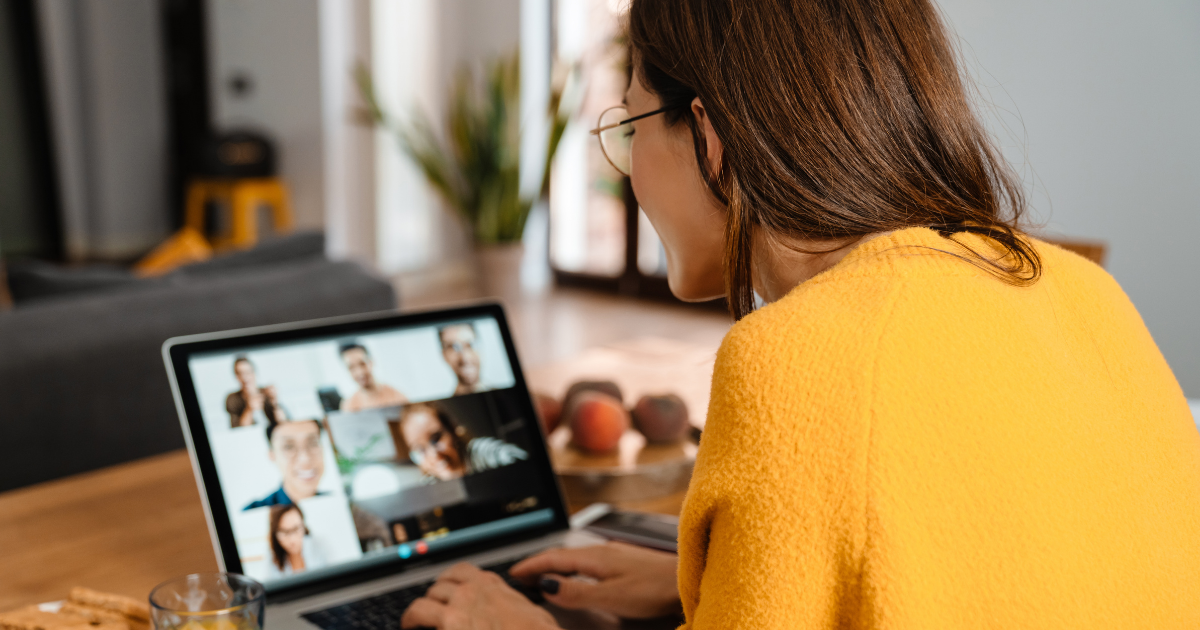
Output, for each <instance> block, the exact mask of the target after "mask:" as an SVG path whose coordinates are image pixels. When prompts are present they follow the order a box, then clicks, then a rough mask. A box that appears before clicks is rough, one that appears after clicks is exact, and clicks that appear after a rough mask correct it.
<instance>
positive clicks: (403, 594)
mask: <svg viewBox="0 0 1200 630" xmlns="http://www.w3.org/2000/svg"><path fill="white" fill-rule="evenodd" d="M521 560H523V558H517V559H516V560H510V561H508V562H504V563H501V564H494V565H491V566H487V567H483V570H484V571H491V572H493V573H498V574H499V575H500V577H502V578H504V581H505V582H508V585H509V586H511V587H513V588H514V589H516V590H517V592H519V593H521V594H522V595H524V596H526V597H528V598H529V600H530V601H532V602H533V603H535V604H540V603H542V601H544V600H543V598H542V592H541V590H539V589H538V588H537V587H536V586H526V585H525V584H523V583H522V582H520V581H519V580H517V579H516V578H514V577H512V576H511V575H509V574H508V570H509V569H510V568H512V566H513V565H514V564H516V563H518V562H520V561H521ZM430 586H433V582H425V583H424V584H417V585H415V586H408V587H405V588H402V589H398V590H395V591H390V592H387V593H383V594H381V595H375V596H373V597H368V598H366V599H360V600H358V601H356V602H350V603H348V604H342V605H340V606H334V607H333V608H326V609H325V610H318V611H315V612H310V613H306V614H304V615H301V616H302V617H304V618H305V619H307V620H308V621H309V622H311V623H313V624H316V625H317V626H319V627H321V628H322V629H323V630H343V629H351V628H353V629H355V630H399V628H400V616H401V615H403V614H404V611H405V610H406V609H408V606H409V604H411V603H413V602H414V601H416V600H417V599H418V598H420V597H422V596H423V595H425V591H427V590H429V587H430Z"/></svg>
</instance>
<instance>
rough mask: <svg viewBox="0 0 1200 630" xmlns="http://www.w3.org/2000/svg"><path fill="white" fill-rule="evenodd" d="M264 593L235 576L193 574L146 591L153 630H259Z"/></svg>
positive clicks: (245, 580)
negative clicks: (148, 597) (147, 592)
mask: <svg viewBox="0 0 1200 630" xmlns="http://www.w3.org/2000/svg"><path fill="white" fill-rule="evenodd" d="M266 603H267V590H266V589H265V588H263V585H262V584H259V583H258V582H256V581H254V580H252V579H250V578H248V577H246V576H244V575H238V574H236V573H194V574H192V575H185V576H183V577H179V578H175V579H173V580H170V581H168V582H163V583H162V584H159V585H158V586H156V587H155V588H154V590H153V591H150V617H151V621H152V622H153V623H154V630H262V627H263V607H264V606H266Z"/></svg>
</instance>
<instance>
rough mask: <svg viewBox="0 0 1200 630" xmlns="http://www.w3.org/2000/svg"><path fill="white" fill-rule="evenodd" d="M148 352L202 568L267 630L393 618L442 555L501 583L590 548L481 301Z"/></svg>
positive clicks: (576, 623)
mask: <svg viewBox="0 0 1200 630" xmlns="http://www.w3.org/2000/svg"><path fill="white" fill-rule="evenodd" d="M163 359H164V360H165V362H166V365H167V373H168V376H169V377H170V381H171V388H172V390H173V392H174V395H175V403H176V406H177V408H178V411H179V418H180V422H181V423H182V425H183V433H184V436H185V438H186V440H187V446H188V452H189V453H190V455H191V460H192V465H193V467H194V470H195V474H196V483H197V484H198V485H199V488H200V497H201V499H202V501H203V503H204V511H205V516H206V517H207V519H208V527H209V531H210V533H211V535H212V542H213V547H214V549H215V551H216V556H217V562H218V564H219V566H220V569H221V570H222V571H228V572H233V573H242V574H245V575H248V576H250V577H252V578H255V579H256V580H258V581H260V582H262V583H263V585H264V586H265V587H266V591H267V612H266V613H265V623H266V627H267V628H269V629H270V630H287V629H291V628H296V629H300V628H304V629H306V630H313V629H314V628H321V629H323V630H333V629H334V628H339V629H340V628H347V627H353V628H367V629H369V628H398V627H399V620H400V615H401V614H402V613H403V611H404V609H405V608H407V606H408V604H409V603H410V602H411V601H412V600H414V599H416V598H417V597H419V596H421V595H423V594H424V591H425V589H426V588H427V587H428V585H429V583H430V582H431V581H432V580H433V579H434V578H435V577H436V576H437V575H438V574H439V573H440V572H441V571H443V570H444V569H446V568H447V567H449V566H450V565H452V564H454V563H456V562H461V561H466V562H470V563H472V564H474V565H476V566H480V567H483V568H486V569H490V570H494V571H496V572H497V573H499V574H501V575H502V576H506V577H507V573H506V571H507V568H508V567H509V566H511V565H512V564H513V563H515V562H516V561H518V560H519V559H521V558H525V557H528V556H529V555H532V554H535V553H537V552H539V551H543V550H546V549H549V548H552V547H561V546H583V545H589V544H596V543H599V542H602V541H603V539H602V538H599V537H597V536H595V535H594V534H590V533H587V532H584V531H581V530H578V529H574V530H573V529H572V528H571V527H570V522H569V519H568V514H567V511H566V508H565V505H564V502H563V498H562V493H561V491H560V488H559V485H558V481H557V478H556V476H555V475H554V471H553V469H552V468H551V465H550V458H549V455H548V453H547V448H546V442H545V438H544V436H543V434H542V430H541V427H540V424H539V423H538V421H537V419H536V416H535V415H534V409H533V405H532V402H531V399H530V396H529V390H528V388H527V387H526V384H525V379H524V376H523V374H522V372H521V367H520V363H519V361H518V359H517V352H516V349H515V347H514V346H513V340H512V335H511V334H510V331H509V328H508V325H507V323H506V320H505V317H504V311H503V309H502V308H501V307H500V306H499V305H497V304H480V305H472V306H466V307H462V308H455V309H451V310H441V311H436V312H424V313H412V314H397V313H394V312H387V313H378V314H368V315H361V316H351V317H339V318H333V319H325V320H318V321H310V322H301V323H294V324H285V325H278V326H266V327H260V328H250V329H244V330H235V331H229V332H219V333H211V334H202V335H192V336H187V337H178V338H174V339H170V340H168V341H167V342H166V343H165V344H164V345H163ZM508 579H509V580H510V583H513V584H514V585H515V586H520V585H519V584H516V582H515V580H512V579H511V578H508ZM523 592H525V593H526V594H527V595H528V596H529V597H530V598H531V599H533V600H534V601H537V598H538V594H537V592H536V591H533V592H530V590H529V589H526V590H524V591H523ZM550 608H551V612H552V613H554V614H555V616H556V617H557V618H558V619H559V620H560V623H562V624H563V625H564V626H565V627H602V626H606V625H607V626H611V625H612V623H613V622H614V620H612V619H605V618H603V617H601V616H598V615H596V614H592V613H569V612H566V611H562V610H555V609H553V607H550Z"/></svg>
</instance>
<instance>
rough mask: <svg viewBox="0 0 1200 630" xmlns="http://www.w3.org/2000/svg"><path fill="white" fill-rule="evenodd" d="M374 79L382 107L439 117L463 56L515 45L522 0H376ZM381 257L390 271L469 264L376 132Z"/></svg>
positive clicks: (489, 54)
mask: <svg viewBox="0 0 1200 630" xmlns="http://www.w3.org/2000/svg"><path fill="white" fill-rule="evenodd" d="M372 12H373V16H372V17H373V19H372V45H373V49H374V60H373V63H374V72H373V74H374V78H375V82H376V85H377V89H378V90H379V92H380V94H381V97H382V98H381V101H382V102H383V104H384V106H385V107H386V108H387V109H388V110H389V111H390V112H391V113H393V114H395V115H397V116H400V117H403V116H406V115H407V114H408V113H410V112H411V111H413V108H421V109H423V110H424V111H426V112H427V113H429V114H431V118H432V119H433V120H434V121H441V120H442V118H441V117H442V112H443V111H444V104H445V94H446V91H447V89H449V87H450V84H451V82H452V80H453V77H454V73H455V71H456V70H457V68H458V67H459V66H460V64H462V63H471V64H478V63H479V62H481V61H483V60H486V59H490V58H493V57H495V56H498V55H506V54H510V53H512V52H513V51H515V50H516V49H517V45H518V43H519V42H520V33H521V0H410V1H409V2H406V3H403V4H400V3H396V2H395V0H375V1H374V3H373V5H372ZM376 142H377V149H376V159H377V160H378V167H377V171H376V173H377V190H378V193H377V194H378V196H377V203H378V209H377V212H378V225H379V240H378V245H377V246H378V248H379V261H380V264H381V267H382V268H383V269H384V270H385V271H388V272H410V273H412V272H418V273H419V272H422V271H425V270H428V269H429V268H430V267H432V266H436V267H439V268H441V269H442V271H443V272H449V275H452V276H454V277H455V278H458V277H459V276H462V275H463V274H469V273H470V272H471V271H470V270H471V267H470V265H471V259H470V256H471V244H470V239H469V235H468V234H466V232H465V231H464V230H463V226H462V225H461V224H460V223H459V222H458V221H457V220H456V219H454V218H453V217H452V216H450V215H449V214H448V212H447V211H446V209H445V208H444V207H443V203H442V201H441V199H440V198H439V197H438V196H437V195H436V194H435V193H433V191H431V190H430V189H429V188H428V186H427V185H426V184H425V181H424V179H423V177H422V176H421V175H420V173H419V172H418V171H416V169H415V168H413V167H412V165H411V164H409V163H408V161H407V159H406V158H403V157H402V156H401V155H400V150H399V147H398V146H397V145H396V143H395V139H394V138H392V137H390V136H388V135H385V134H383V133H380V134H378V135H377V136H376Z"/></svg>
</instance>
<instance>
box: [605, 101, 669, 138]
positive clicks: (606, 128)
mask: <svg viewBox="0 0 1200 630" xmlns="http://www.w3.org/2000/svg"><path fill="white" fill-rule="evenodd" d="M672 109H677V107H675V106H672V107H660V108H658V109H656V110H654V111H652V112H646V113H645V114H641V115H638V116H634V117H633V118H626V119H625V120H622V121H621V122H615V123H613V124H611V125H605V126H603V127H597V128H595V129H593V130H591V131H590V132H589V133H591V134H592V135H593V136H598V135H600V134H602V133H604V132H605V131H608V130H609V129H615V128H617V127H620V126H621V125H627V124H629V123H631V122H636V121H639V120H641V119H643V118H649V117H651V116H654V115H656V114H661V113H663V112H665V111H668V110H672Z"/></svg>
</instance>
